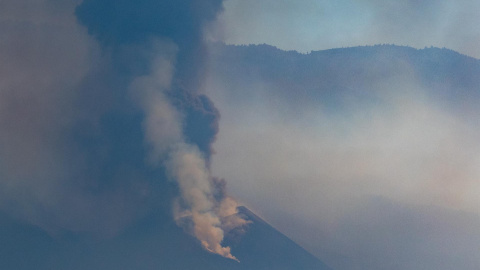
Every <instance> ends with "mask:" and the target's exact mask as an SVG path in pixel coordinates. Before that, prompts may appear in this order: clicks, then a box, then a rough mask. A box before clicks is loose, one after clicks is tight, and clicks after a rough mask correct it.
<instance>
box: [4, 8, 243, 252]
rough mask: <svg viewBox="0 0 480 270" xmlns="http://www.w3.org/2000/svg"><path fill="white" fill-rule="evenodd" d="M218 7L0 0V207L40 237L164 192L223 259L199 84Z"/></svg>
mask: <svg viewBox="0 0 480 270" xmlns="http://www.w3.org/2000/svg"><path fill="white" fill-rule="evenodd" d="M222 4H223V1H222V0H202V1H198V0H196V1H171V0H160V1H158V0H139V1H132V0H84V1H80V0H77V1H70V2H68V1H67V2H59V1H56V0H39V1H16V0H15V1H14V0H7V1H2V2H1V3H0V31H1V33H2V41H0V60H1V62H2V63H3V64H2V66H0V76H1V77H0V211H5V212H8V213H10V214H12V215H13V216H16V217H18V218H20V219H22V220H25V221H26V222H28V223H31V224H34V225H36V226H38V227H40V228H42V229H44V230H46V231H48V232H50V233H51V234H52V235H54V234H59V233H62V232H65V231H66V232H82V233H92V234H101V235H105V234H106V235H113V234H116V233H118V232H120V231H121V230H123V229H125V228H126V227H128V226H129V225H130V224H132V223H133V222H135V221H136V220H138V219H139V218H140V217H142V216H144V215H146V213H147V212H149V211H152V209H156V208H162V211H165V212H170V211H171V208H172V204H173V203H172V202H171V201H172V198H174V197H176V196H178V199H177V201H179V202H181V203H180V205H181V206H182V208H181V211H182V212H188V213H190V215H189V216H188V217H187V219H189V220H191V222H192V223H193V224H194V227H193V230H191V231H189V232H190V233H191V234H192V235H194V236H195V237H196V238H197V239H198V241H199V242H200V243H201V244H202V245H203V247H204V248H205V249H206V250H208V251H210V252H213V253H216V254H219V255H222V256H224V257H227V258H230V259H235V257H234V256H233V255H232V254H231V253H230V249H229V248H228V247H224V246H222V241H223V236H224V225H223V223H222V218H223V216H222V215H223V213H224V212H225V210H224V208H228V207H233V208H231V209H228V211H226V212H230V213H235V212H236V209H234V207H236V205H235V204H232V203H228V204H226V202H227V201H228V200H230V199H228V200H227V199H225V198H224V197H222V198H218V197H216V196H215V194H216V193H217V191H216V189H217V187H216V185H215V182H214V180H213V178H212V176H211V175H210V169H209V160H210V157H211V155H212V146H211V145H212V143H213V141H214V140H215V136H216V133H217V132H218V118H219V113H218V111H217V109H216V108H215V106H214V105H213V103H212V102H211V101H210V99H209V98H208V97H207V96H206V95H205V94H204V89H203V88H204V83H203V78H204V77H205V76H204V72H205V68H204V64H205V60H206V58H207V55H206V49H205V45H204V40H203V31H204V27H206V24H207V23H208V22H210V21H212V20H214V19H215V18H216V16H217V14H218V13H219V12H220V11H221V10H222ZM168 180H170V181H168ZM221 205H223V206H222V207H220V206H221ZM163 208H166V209H168V210H166V209H163ZM220 209H221V210H220ZM162 213H163V212H162ZM177 214H178V213H177V212H175V216H176V215H177ZM240 223H241V222H239V224H240ZM179 224H180V223H179ZM185 228H186V229H189V227H185Z"/></svg>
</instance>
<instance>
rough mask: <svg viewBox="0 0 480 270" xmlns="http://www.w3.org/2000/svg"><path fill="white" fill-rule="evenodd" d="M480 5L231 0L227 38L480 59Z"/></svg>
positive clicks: (224, 20)
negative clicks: (440, 51)
mask: <svg viewBox="0 0 480 270" xmlns="http://www.w3.org/2000/svg"><path fill="white" fill-rule="evenodd" d="M478 12H480V3H479V2H478V1H475V0H460V1H454V2H453V1H446V0H440V1H431V0H428V1H411V0H405V1H394V0H387V1H378V0H359V1H353V0H337V1H331V0H299V1H289V0H263V1H255V0H227V1H226V2H225V12H224V14H223V15H222V16H221V17H220V21H221V28H223V30H224V32H223V34H224V36H223V39H224V40H225V41H226V42H227V43H233V44H250V43H253V44H259V43H267V44H271V45H275V46H277V47H279V48H282V49H287V50H298V51H302V52H307V51H311V50H322V49H329V48H337V47H350V46H357V45H374V44H383V43H393V44H397V45H408V46H413V47H416V48H423V47H425V46H427V47H430V46H436V47H447V48H450V49H453V50H457V51H459V52H461V53H464V54H467V55H470V56H474V57H477V58H478V57H480V50H479V49H478V46H477V44H478V43H479V41H480V29H479V28H478V24H479V23H480V19H479V17H478Z"/></svg>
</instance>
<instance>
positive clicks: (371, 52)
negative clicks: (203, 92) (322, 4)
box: [211, 44, 480, 108]
mask: <svg viewBox="0 0 480 270" xmlns="http://www.w3.org/2000/svg"><path fill="white" fill-rule="evenodd" d="M212 47H213V50H212V61H211V74H213V75H212V77H214V78H215V80H216V83H219V84H220V87H224V88H227V89H229V88H230V91H231V92H235V94H234V95H235V97H236V98H239V99H241V98H245V97H249V96H252V93H251V91H254V90H252V89H254V88H255V87H251V88H252V89H250V88H249V86H254V85H258V83H261V84H263V85H267V86H268V87H270V88H275V93H276V94H279V95H283V96H284V97H285V98H287V99H288V100H291V101H292V103H295V101H301V102H304V103H306V104H308V103H310V104H317V105H318V104H322V103H323V104H326V103H327V104H329V105H331V106H333V107H335V108H341V107H342V106H344V104H342V97H344V96H345V95H346V94H348V95H351V96H355V97H356V98H358V99H362V98H364V99H365V100H368V101H369V102H371V101H372V99H374V97H373V95H371V92H372V88H373V87H374V86H375V83H378V82H381V81H384V80H386V79H391V80H392V79H395V80H397V82H396V83H395V84H394V85H392V86H398V85H400V84H401V82H402V81H403V82H412V81H414V83H415V84H416V85H418V86H419V87H422V88H424V89H426V90H427V92H428V93H430V94H431V95H432V96H434V97H435V98H436V99H437V100H438V101H439V102H446V101H448V106H452V107H458V106H460V107H465V106H471V107H472V108H476V107H477V104H476V103H472V102H471V101H472V100H478V99H479V98H480V91H479V90H480V89H479V87H480V76H479V74H480V60H478V59H475V58H472V57H468V56H465V55H462V54H460V53H457V52H455V51H452V50H449V49H445V48H435V47H430V48H425V49H414V48H411V47H406V46H396V45H375V46H361V47H351V48H338V49H329V50H323V51H312V52H311V53H307V54H302V53H298V52H296V51H283V50H280V49H277V48H276V47H273V46H270V45H265V44H264V45H238V46H236V45H224V44H214V45H213V46H212Z"/></svg>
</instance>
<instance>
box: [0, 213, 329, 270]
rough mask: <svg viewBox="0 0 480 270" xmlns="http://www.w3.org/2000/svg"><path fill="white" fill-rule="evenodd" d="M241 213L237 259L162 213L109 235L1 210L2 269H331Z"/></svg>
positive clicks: (235, 242)
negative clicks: (243, 223)
mask: <svg viewBox="0 0 480 270" xmlns="http://www.w3.org/2000/svg"><path fill="white" fill-rule="evenodd" d="M240 213H241V215H243V216H244V217H245V218H247V219H248V220H250V221H251V223H250V224H249V225H248V228H246V233H244V234H243V235H237V236H236V237H234V238H230V239H229V242H230V243H229V244H231V245H232V248H233V253H234V255H235V256H237V257H238V258H239V259H240V260H241V262H240V263H238V262H235V261H233V260H229V259H225V258H223V257H220V256H218V255H215V254H211V253H209V252H207V251H205V250H203V249H202V248H201V246H200V244H199V243H198V242H197V240H196V239H195V238H193V237H192V236H190V235H187V234H185V233H184V232H183V230H182V229H181V228H179V227H177V226H176V225H175V224H174V223H173V222H171V221H169V222H166V221H165V220H166V217H165V216H164V215H165V214H164V213H156V214H154V215H151V216H149V217H147V218H145V219H144V220H142V221H141V222H139V223H138V224H136V225H135V226H133V227H131V228H129V229H128V230H127V231H125V232H124V233H122V234H121V235H118V236H116V237H113V238H109V239H99V238H95V237H86V236H85V235H81V234H71V233H69V234H66V235H62V236H51V235H49V234H48V233H46V232H45V231H42V230H41V229H39V228H37V227H35V226H31V225H28V224H25V223H23V222H21V221H19V220H14V219H12V218H10V217H9V216H7V215H4V214H3V215H1V216H0V241H1V244H0V269H16V270H23V269H24V270H30V269H36V270H42V269H50V270H51V269H69V270H76V269H78V270H81V269H91V270H97V269H98V270H100V269H101V270H110V269H112V270H113V269H115V270H122V269H125V270H127V269H128V270H130V269H135V270H153V269H163V270H190V269H205V270H206V269H208V270H217V269H218V270H228V269H232V270H256V269H258V270H260V269H285V270H290V269H291V270H297V269H302V270H303V269H305V270H309V269H312V270H313V269H315V270H327V269H329V268H328V267H326V266H325V264H323V263H322V262H321V261H320V260H318V259H317V258H315V257H314V256H313V255H311V254H309V253H308V252H306V251H305V250H304V249H303V248H301V247H300V246H298V245H297V244H295V243H294V242H293V241H292V240H290V239H289V238H287V237H286V236H285V235H283V234H282V233H280V232H278V231H277V230H275V229H274V228H273V227H271V226H270V225H269V224H268V223H266V222H265V221H263V220H262V219H261V218H259V217H258V216H256V215H255V214H253V213H252V212H251V211H249V210H248V209H247V208H244V207H242V208H241V209H240Z"/></svg>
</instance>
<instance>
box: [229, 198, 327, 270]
mask: <svg viewBox="0 0 480 270" xmlns="http://www.w3.org/2000/svg"><path fill="white" fill-rule="evenodd" d="M239 212H240V214H241V215H243V216H244V217H245V218H246V219H247V220H249V221H250V222H251V223H250V224H249V225H248V229H247V231H246V233H245V234H244V235H243V236H240V237H239V238H238V239H233V240H232V239H230V241H229V242H230V243H229V244H230V245H231V246H232V250H233V252H234V253H235V256H237V258H239V259H240V261H241V263H240V266H241V267H240V268H239V269H252V270H253V269H265V270H267V269H279V270H281V269H285V270H287V269H305V270H308V269H312V270H313V269H316V270H327V269H330V268H328V267H327V266H326V265H325V264H324V263H323V262H322V261H320V260H319V259H318V258H316V257H315V256H313V255H312V254H310V253H309V252H307V251H306V250H305V249H303V248H302V247H300V246H299V245H298V244H296V243H295V242H293V241H292V240H291V239H290V238H288V237H287V236H285V235H284V234H282V233H281V232H279V231H277V230H276V229H275V228H273V227H272V226H271V225H270V224H268V223H267V222H265V221H264V220H262V219H261V218H260V217H258V216H257V215H255V214H254V213H252V212H251V211H250V210H248V209H247V208H246V207H239Z"/></svg>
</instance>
